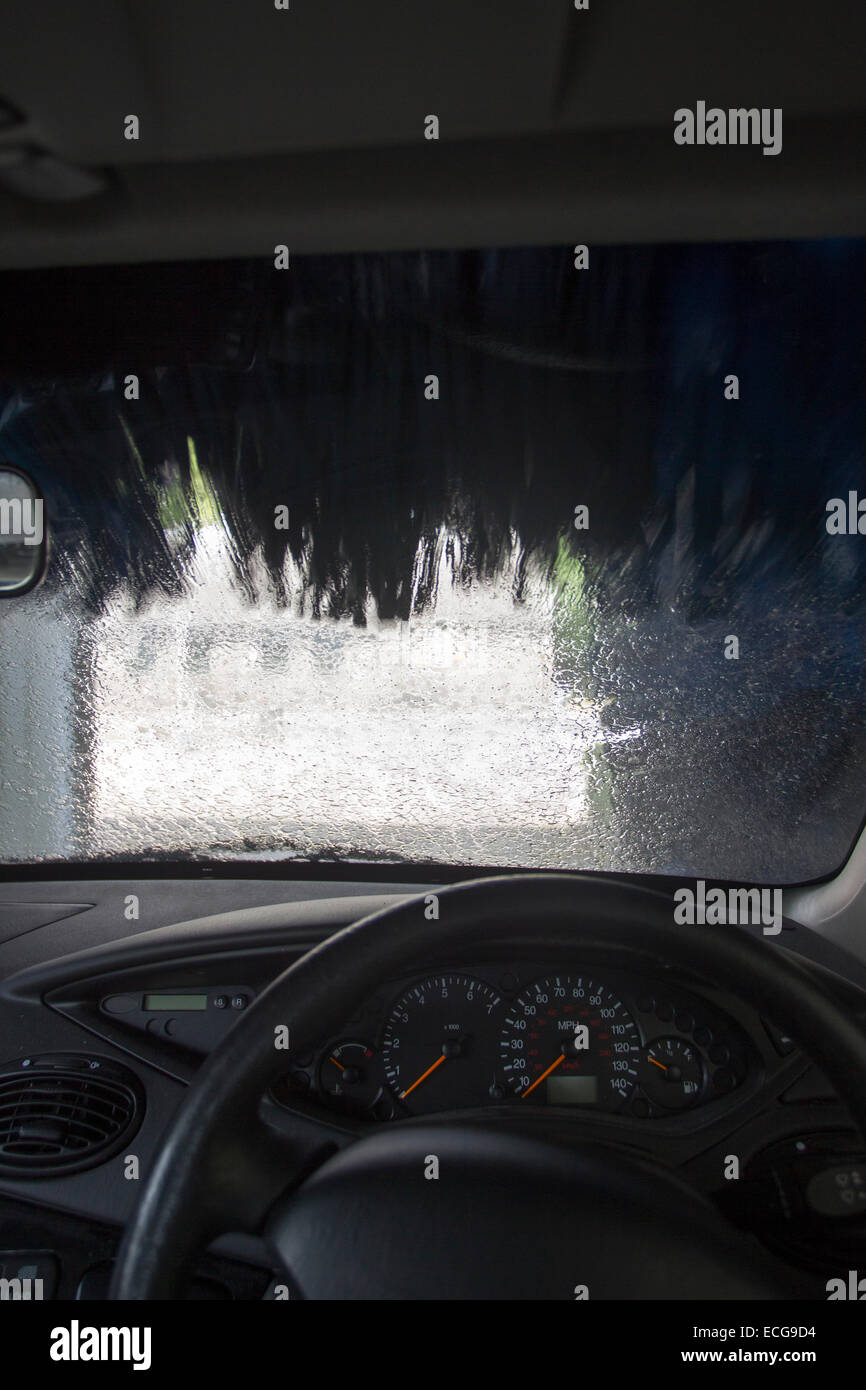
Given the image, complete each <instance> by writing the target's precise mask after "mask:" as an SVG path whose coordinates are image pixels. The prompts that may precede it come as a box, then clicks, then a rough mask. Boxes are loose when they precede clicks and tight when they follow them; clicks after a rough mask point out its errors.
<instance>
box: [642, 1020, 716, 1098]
mask: <svg viewBox="0 0 866 1390" xmlns="http://www.w3.org/2000/svg"><path fill="white" fill-rule="evenodd" d="M641 1085H642V1087H643V1090H644V1092H645V1093H646V1095H648V1096H649V1098H650V1099H651V1100H654V1101H656V1103H657V1104H658V1105H663V1106H664V1107H665V1109H666V1110H684V1109H685V1108H686V1106H688V1105H693V1104H694V1102H695V1101H696V1100H697V1099H698V1097H699V1095H700V1094H701V1092H702V1091H703V1089H704V1062H703V1058H702V1057H701V1054H700V1052H699V1051H698V1049H697V1048H696V1047H693V1046H692V1044H691V1043H688V1042H686V1040H685V1039H684V1038H673V1037H669V1038H655V1039H654V1040H653V1041H652V1042H651V1043H650V1044H649V1045H648V1047H647V1049H646V1057H645V1059H644V1067H643V1071H642V1075H641Z"/></svg>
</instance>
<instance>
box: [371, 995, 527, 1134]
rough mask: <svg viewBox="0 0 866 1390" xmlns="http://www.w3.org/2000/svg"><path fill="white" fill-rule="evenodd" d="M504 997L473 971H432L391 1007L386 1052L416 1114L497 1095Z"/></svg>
mask: <svg viewBox="0 0 866 1390" xmlns="http://www.w3.org/2000/svg"><path fill="white" fill-rule="evenodd" d="M499 1004H500V998H499V995H498V994H497V993H496V991H495V990H494V989H491V987H490V986H489V985H486V984H483V983H482V982H481V981H480V980H475V979H473V978H472V977H471V976H470V975H455V974H448V975H431V976H430V978H429V979H427V980H423V981H422V982H421V983H420V984H417V985H412V987H411V988H410V989H408V990H407V991H406V993H405V994H403V995H402V996H401V997H400V999H398V1000H397V1003H396V1004H395V1005H394V1007H393V1009H392V1010H391V1013H390V1016H389V1018H388V1022H387V1024H386V1026H385V1035H384V1038H383V1042H382V1056H383V1059H384V1063H385V1076H386V1078H387V1080H388V1084H389V1086H390V1087H391V1090H392V1091H393V1093H394V1095H395V1096H396V1097H397V1098H398V1100H400V1101H401V1102H402V1104H403V1105H404V1106H405V1107H406V1109H407V1110H408V1111H410V1112H411V1113H412V1114H414V1115H418V1114H429V1113H430V1112H432V1111H436V1110H453V1109H457V1108H459V1107H462V1106H467V1105H484V1104H486V1103H488V1102H489V1100H490V1098H491V1094H495V1090H494V1088H495V1086H496V1081H497V1078H496V1075H495V1071H496V1032H497V1019H496V1014H497V1011H498V1007H499Z"/></svg>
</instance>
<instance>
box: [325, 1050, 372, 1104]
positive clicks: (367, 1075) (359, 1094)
mask: <svg viewBox="0 0 866 1390" xmlns="http://www.w3.org/2000/svg"><path fill="white" fill-rule="evenodd" d="M383 1086H384V1073H383V1069H382V1057H381V1053H379V1052H377V1051H376V1050H375V1049H374V1048H372V1047H368V1045H367V1043H364V1042H356V1041H355V1040H354V1039H352V1038H347V1039H344V1040H343V1041H342V1042H338V1043H335V1044H334V1046H333V1047H330V1048H328V1051H327V1052H326V1053H324V1055H323V1056H322V1058H321V1061H320V1062H319V1088H320V1090H321V1093H322V1095H323V1096H325V1097H327V1098H329V1099H331V1100H333V1101H336V1102H337V1104H338V1105H339V1106H340V1108H341V1109H346V1110H355V1111H358V1110H372V1109H373V1107H374V1106H375V1105H376V1103H377V1101H378V1100H379V1098H380V1096H381V1094H382V1090H383Z"/></svg>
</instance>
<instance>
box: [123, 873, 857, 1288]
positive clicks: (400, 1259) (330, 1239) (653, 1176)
mask: <svg viewBox="0 0 866 1390" xmlns="http://www.w3.org/2000/svg"><path fill="white" fill-rule="evenodd" d="M436 896H437V899H438V917H435V916H433V914H432V913H431V912H430V911H429V909H428V908H427V906H426V900H425V898H424V897H423V896H422V897H419V898H413V899H410V900H407V901H403V902H401V903H399V904H398V905H397V906H395V907H391V908H387V909H386V910H385V911H382V912H378V913H375V914H373V915H372V916H370V917H367V918H365V919H364V920H363V921H360V922H357V923H355V924H354V925H352V926H350V927H347V928H345V929H344V930H343V931H340V932H338V933H337V934H336V935H334V936H332V937H330V938H329V939H328V940H327V941H325V942H323V943H322V944H321V945H319V946H317V947H315V948H314V949H313V950H311V951H309V952H308V953H307V954H306V955H305V956H303V957H302V959H300V960H299V961H297V962H296V963H295V964H293V965H292V966H291V967H290V968H289V969H288V970H286V971H285V972H284V973H283V974H282V975H280V976H279V977H278V978H277V979H276V980H275V981H274V982H273V984H272V985H270V986H269V988H268V989H266V990H265V991H264V992H263V993H262V994H261V995H260V996H259V998H258V999H257V1000H256V1001H255V1003H254V1004H253V1005H252V1006H251V1008H250V1009H249V1011H248V1012H247V1013H246V1014H244V1015H243V1016H242V1017H241V1019H240V1020H239V1022H238V1023H237V1024H236V1025H235V1026H234V1028H233V1029H232V1031H231V1032H230V1033H229V1034H228V1035H227V1036H226V1037H225V1038H224V1039H223V1041H222V1042H221V1043H220V1044H219V1046H218V1047H217V1048H216V1049H215V1050H214V1051H213V1052H212V1053H211V1055H210V1056H209V1057H208V1059H207V1060H206V1062H205V1063H204V1064H203V1066H202V1067H201V1069H200V1071H199V1072H198V1073H197V1075H196V1077H195V1079H194V1080H193V1082H192V1084H191V1085H190V1087H189V1089H188V1091H187V1093H186V1096H185V1097H184V1100H183V1102H182V1103H181V1105H180V1107H179V1108H178V1111H177V1113H176V1115H175V1117H174V1119H173V1121H172V1122H171V1124H170V1125H169V1127H168V1130H167V1132H166V1134H165V1137H164V1140H163V1144H162V1148H161V1150H160V1153H159V1155H158V1158H157V1160H156V1162H155V1164H154V1167H153V1169H152V1170H151V1172H150V1174H149V1176H148V1178H147V1180H146V1182H145V1184H144V1187H143V1190H142V1192H141V1196H140V1199H139V1202H138V1205H137V1208H136V1210H135V1212H134V1213H133V1215H132V1217H131V1219H130V1222H129V1224H128V1226H127V1229H126V1232H125V1235H124V1238H123V1241H122V1244H121V1247H120V1250H119V1253H118V1258H117V1261H116V1265H115V1270H114V1276H113V1280H112V1287H111V1292H110V1295H109V1296H110V1297H111V1298H115V1299H160V1298H163V1299H164V1298H177V1297H182V1296H183V1294H182V1289H183V1281H184V1276H185V1274H186V1272H187V1271H188V1269H189V1266H190V1265H191V1263H192V1261H193V1260H194V1258H195V1256H196V1255H197V1254H198V1253H199V1252H200V1251H201V1250H202V1249H203V1248H204V1247H205V1246H206V1245H207V1244H209V1243H210V1242H211V1241H212V1240H213V1239H215V1238H216V1237H217V1236H218V1235H220V1234H225V1233H227V1232H249V1233H255V1234H260V1235H261V1234H263V1235H264V1236H265V1239H266V1240H267V1241H268V1243H269V1244H270V1246H271V1248H272V1249H273V1250H274V1251H275V1253H276V1255H277V1256H278V1258H279V1262H280V1264H281V1266H282V1267H283V1269H284V1270H285V1271H286V1275H287V1282H286V1287H287V1289H288V1290H290V1293H289V1296H290V1297H296V1296H301V1297H305V1298H326V1299H327V1298H334V1299H355V1298H358V1299H364V1298H366V1299H395V1298H396V1299H400V1298H408V1299H424V1298H432V1299H441V1298H459V1299H478V1298H484V1299H487V1298H495V1299H505V1298H516V1299H527V1298H545V1299H547V1298H554V1299H555V1298H564V1299H573V1298H575V1297H576V1296H577V1297H586V1296H588V1297H590V1298H621V1299H624V1298H656V1299H657V1298H674V1299H676V1298H712V1299H717V1298H752V1299H759V1298H779V1297H797V1296H798V1295H799V1296H804V1293H803V1285H802V1283H798V1282H797V1280H796V1278H795V1276H794V1275H792V1273H791V1271H789V1270H788V1269H787V1268H786V1267H784V1266H782V1265H781V1264H778V1263H777V1262H776V1261H775V1260H774V1258H773V1257H772V1256H771V1255H769V1254H768V1253H767V1252H766V1251H765V1250H764V1249H763V1247H761V1246H759V1245H758V1244H757V1242H756V1241H755V1240H754V1239H753V1238H752V1237H751V1236H749V1235H747V1234H745V1233H743V1232H741V1231H740V1230H738V1229H736V1228H735V1227H733V1226H732V1225H730V1224H729V1223H728V1222H727V1221H726V1220H725V1219H724V1218H723V1217H722V1216H721V1215H720V1214H719V1213H718V1212H717V1210H716V1209H715V1207H713V1206H712V1205H711V1203H710V1202H709V1201H708V1200H707V1199H705V1198H704V1197H703V1196H702V1195H701V1194H700V1193H698V1192H697V1191H695V1189H694V1188H692V1187H691V1186H690V1185H688V1184H687V1183H686V1182H685V1181H684V1180H683V1179H682V1178H681V1177H680V1176H679V1175H678V1174H676V1173H674V1172H673V1171H672V1170H669V1169H668V1168H666V1167H664V1166H663V1165H662V1164H660V1163H659V1162H657V1161H650V1160H649V1159H648V1158H645V1157H643V1156H642V1155H641V1156H638V1155H636V1154H635V1153H632V1152H629V1151H628V1150H627V1149H626V1148H624V1147H621V1146H618V1145H616V1144H614V1143H607V1142H605V1143H604V1144H601V1143H599V1142H597V1141H593V1142H591V1143H590V1142H585V1143H581V1142H580V1140H579V1126H580V1120H579V1118H577V1117H575V1118H574V1121H573V1128H574V1140H575V1141H576V1142H568V1143H567V1144H563V1143H561V1142H559V1141H556V1140H554V1139H552V1138H551V1136H550V1134H549V1132H548V1131H547V1130H546V1129H542V1128H541V1127H540V1126H533V1125H532V1124H531V1123H529V1124H527V1123H524V1122H523V1121H524V1117H523V1116H521V1117H520V1122H515V1123H507V1122H504V1121H506V1118H507V1116H509V1115H513V1114H514V1107H510V1108H508V1109H507V1110H503V1109H499V1110H498V1111H497V1112H496V1115H495V1116H491V1115H490V1114H489V1113H488V1114H485V1113H484V1112H482V1111H479V1112H475V1113H473V1112H459V1114H457V1115H456V1116H455V1115H454V1114H451V1115H448V1116H444V1117H442V1118H441V1119H436V1118H434V1117H429V1116H428V1117H425V1118H423V1119H419V1120H407V1121H405V1122H403V1123H401V1124H391V1125H389V1124H383V1125H381V1126H380V1127H378V1128H377V1130H376V1132H375V1133H372V1134H371V1133H369V1132H366V1131H365V1132H363V1133H361V1134H360V1135H358V1134H357V1133H350V1132H347V1133H346V1135H345V1137H344V1139H343V1141H342V1144H341V1145H337V1144H330V1145H324V1146H322V1145H320V1146H319V1148H318V1150H317V1151H315V1152H312V1151H311V1148H310V1145H309V1143H302V1142H299V1137H298V1132H297V1131H298V1126H299V1124H300V1122H298V1121H294V1120H293V1118H292V1116H291V1115H289V1114H288V1113H287V1112H283V1111H282V1110H280V1111H279V1114H280V1116H281V1121H280V1127H277V1126H275V1125H274V1124H273V1123H271V1122H270V1121H269V1120H268V1118H267V1115H266V1110H267V1107H266V1106H263V1104H262V1098H263V1096H264V1094H265V1092H267V1091H268V1089H269V1088H270V1087H271V1086H273V1085H274V1084H275V1083H276V1082H277V1081H278V1080H279V1079H280V1078H282V1077H284V1076H285V1074H286V1072H287V1071H288V1068H289V1059H290V1057H291V1056H292V1055H301V1054H303V1053H305V1052H310V1051H312V1050H313V1049H315V1048H317V1047H318V1046H321V1044H322V1042H323V1041H324V1040H325V1039H326V1038H327V1037H328V1036H329V1035H330V1036H333V1034H334V1033H336V1032H337V1031H338V1030H339V1028H340V1027H341V1026H343V1025H344V1023H345V1020H346V1018H347V1017H349V1016H350V1015H351V1013H352V1012H353V1011H354V1009H355V1008H356V1007H357V1005H358V1003H359V1002H360V1000H361V999H362V998H363V997H364V995H365V994H366V993H368V992H371V991H372V990H373V989H375V988H376V987H377V986H379V985H380V983H381V981H382V980H383V978H387V977H388V976H390V975H394V976H397V975H399V974H400V973H404V974H406V973H409V972H410V971H411V970H412V969H413V968H416V967H417V964H418V961H419V960H422V959H423V961H424V964H425V967H427V966H430V967H432V968H435V967H436V966H437V965H446V964H447V965H455V964H457V963H458V962H459V961H460V960H467V959H468V958H469V956H470V954H471V955H473V956H474V957H475V958H476V959H477V958H478V956H479V954H483V955H484V956H485V957H486V958H490V959H495V958H497V957H499V958H501V959H506V958H508V959H511V960H513V959H515V958H516V957H519V956H520V955H529V954H530V953H531V952H535V953H536V954H537V953H538V951H539V949H543V950H544V951H545V952H548V953H550V954H551V955H554V956H556V957H557V958H568V957H571V958H572V959H574V957H575V956H577V957H578V958H579V957H581V956H586V957H595V958H598V957H603V958H605V959H606V960H608V961H610V962H611V963H612V964H613V963H618V964H620V965H628V966H630V967H643V968H644V969H646V968H647V967H650V968H651V970H652V971H653V972H655V973H656V974H658V972H659V971H660V970H662V971H666V970H671V969H672V968H673V965H672V963H673V962H677V963H678V964H679V965H680V966H681V967H682V968H684V969H690V970H691V971H693V972H694V973H696V974H698V975H700V976H702V977H703V978H705V979H707V980H709V981H711V982H713V983H714V984H716V985H718V986H723V987H727V988H729V989H730V990H731V991H732V992H734V993H736V994H737V995H738V996H739V997H740V998H742V999H743V1000H745V1002H746V1003H748V1004H750V1005H752V1006H753V1007H755V1008H756V1009H759V1010H760V1011H761V1012H762V1013H766V1014H768V1015H769V1016H770V1017H771V1018H772V1019H773V1020H774V1022H776V1023H777V1024H779V1025H781V1026H782V1027H784V1028H787V1029H788V1030H789V1031H790V1032H791V1033H793V1034H794V1035H795V1036H796V1037H797V1040H798V1042H799V1043H800V1044H801V1046H802V1047H803V1049H804V1050H805V1052H806V1053H807V1055H808V1056H809V1057H810V1059H811V1060H812V1061H813V1062H814V1063H815V1064H816V1065H817V1066H819V1067H820V1068H821V1069H822V1070H823V1071H824V1072H825V1073H826V1075H827V1077H828V1078H829V1079H830V1081H831V1082H832V1083H833V1084H834V1086H835V1087H836V1089H837V1091H838V1093H839V1095H840V1096H841V1098H842V1099H843V1100H844V1101H845V1102H846V1104H847V1106H848V1108H849V1110H850V1113H851V1116H852V1118H853V1119H854V1121H855V1123H856V1124H857V1126H858V1128H859V1129H860V1131H861V1133H862V1134H863V1135H864V1137H866V1030H864V1028H863V1026H862V1025H861V1024H860V1023H859V1022H858V1021H857V1019H856V1018H854V1017H850V1016H846V1015H845V1014H844V1013H843V1012H842V1011H841V1009H840V1008H839V1006H838V1005H837V1004H836V1003H835V1002H834V1000H833V999H832V997H831V996H830V995H829V994H828V993H827V992H826V991H825V989H824V988H823V986H822V985H821V984H819V983H818V982H816V980H815V979H814V978H813V977H812V975H811V974H810V973H809V972H808V971H807V970H806V968H805V967H804V966H803V965H802V964H801V963H800V961H798V960H797V958H796V957H794V956H792V955H791V954H790V953H789V952H787V951H786V950H785V949H784V948H781V947H779V946H778V945H776V944H775V938H774V939H773V942H772V943H771V942H769V941H766V940H759V939H757V938H755V937H752V936H750V935H748V934H747V933H745V932H743V931H741V930H739V929H737V928H736V927H731V926H726V927H722V926H697V927H682V926H677V925H676V924H675V922H674V912H673V899H672V898H671V897H670V896H668V895H666V894H663V893H660V892H658V891H656V890H651V889H647V888H641V887H635V886H633V885H623V884H621V883H618V882H614V881H612V880H606V879H579V878H574V877H569V876H567V875H557V874H525V875H519V876H508V877H497V878H488V879H480V880H475V881H473V882H470V883H465V884H458V885H456V886H454V887H449V888H445V889H443V890H442V891H441V892H440V893H438V894H437V895H436ZM286 1028H287V1029H288V1030H289V1033H288V1041H289V1050H288V1051H286V1050H282V1049H281V1048H279V1047H277V1046H275V1039H276V1038H277V1037H278V1036H279V1030H284V1029H286ZM283 1036H285V1035H283ZM273 1109H274V1111H277V1109H278V1107H276V1106H274V1107H273ZM526 1119H529V1117H526ZM335 1150H336V1151H335ZM432 1158H435V1159H437V1161H438V1177H437V1178H436V1179H435V1180H431V1178H430V1176H429V1175H430V1173H431V1172H432V1171H433V1169H434V1167H435V1165H431V1163H430V1160H431V1159H432ZM425 1175H426V1176H425ZM578 1291H579V1292H578Z"/></svg>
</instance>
